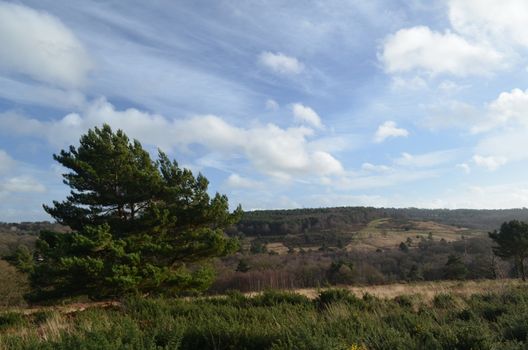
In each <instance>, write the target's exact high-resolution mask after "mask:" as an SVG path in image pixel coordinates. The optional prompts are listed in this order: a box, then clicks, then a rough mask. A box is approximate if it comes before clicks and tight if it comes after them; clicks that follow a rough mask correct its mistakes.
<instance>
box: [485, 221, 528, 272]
mask: <svg viewBox="0 0 528 350" xmlns="http://www.w3.org/2000/svg"><path fill="white" fill-rule="evenodd" d="M489 236H490V238H491V239H492V240H493V241H494V242H495V243H496V244H497V246H496V247H494V248H493V252H494V253H495V254H496V255H497V256H499V257H501V258H503V259H513V261H514V263H515V267H516V269H517V271H518V273H519V275H520V277H521V278H522V280H523V281H525V280H526V273H525V270H524V260H526V258H527V257H528V224H527V223H525V222H522V221H518V220H512V221H510V222H505V223H503V224H502V225H501V227H500V230H499V231H494V232H490V233H489Z"/></svg>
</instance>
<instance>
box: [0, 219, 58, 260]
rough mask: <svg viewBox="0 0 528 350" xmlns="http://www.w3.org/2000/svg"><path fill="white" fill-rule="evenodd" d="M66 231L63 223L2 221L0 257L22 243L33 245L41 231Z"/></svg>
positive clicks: (0, 228)
mask: <svg viewBox="0 0 528 350" xmlns="http://www.w3.org/2000/svg"><path fill="white" fill-rule="evenodd" d="M43 230H49V231H58V232H66V231H68V229H67V228H66V227H64V226H62V225H59V224H54V223H51V222H48V221H39V222H21V223H7V222H0V257H2V256H5V255H9V254H11V253H12V252H13V251H15V250H16V248H17V247H18V246H20V245H26V246H28V247H32V246H33V244H34V243H35V241H36V239H37V235H38V234H39V232H40V231H43Z"/></svg>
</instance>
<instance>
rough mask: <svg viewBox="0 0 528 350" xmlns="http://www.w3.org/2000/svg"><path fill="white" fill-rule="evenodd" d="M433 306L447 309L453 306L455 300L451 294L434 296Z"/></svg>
mask: <svg viewBox="0 0 528 350" xmlns="http://www.w3.org/2000/svg"><path fill="white" fill-rule="evenodd" d="M433 305H434V306H435V307H437V308H439V309H448V308H451V307H453V306H454V305H455V299H453V296H452V295H451V294H445V293H440V294H437V295H435V296H434V298H433Z"/></svg>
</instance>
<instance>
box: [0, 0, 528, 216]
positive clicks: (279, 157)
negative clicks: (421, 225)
mask: <svg viewBox="0 0 528 350" xmlns="http://www.w3.org/2000/svg"><path fill="white" fill-rule="evenodd" d="M526 23H528V2H526V1H524V0H503V1H500V2H498V1H495V0H445V1H435V0H427V1H426V0H412V1H408V0H406V1H403V0H402V1H394V0H369V1H365V0H364V1H360V0H350V1H342V0H340V1H337V0H336V1H333V0H325V1H302V2H301V1H275V0H269V1H228V0H223V1H222V0H219V1H126V2H123V1H59V0H53V1H51V0H49V1H47V0H38V1H37V0H35V1H7V2H6V1H0V42H1V43H2V45H1V47H0V220H2V221H24V220H48V219H50V218H49V217H48V216H47V215H46V214H45V213H44V211H43V210H42V204H43V203H50V202H51V201H52V200H54V199H57V200H60V199H63V198H64V197H65V196H66V195H67V192H68V188H67V187H66V186H65V185H63V184H62V180H61V173H63V172H64V169H61V168H60V167H59V166H58V165H57V164H55V163H54V161H53V159H52V154H53V153H57V152H59V151H60V150H61V149H63V148H66V147H68V146H69V145H70V144H73V145H75V144H76V143H77V140H78V139H79V136H80V135H81V134H83V133H84V132H86V131H87V130H88V129H89V128H91V127H94V126H100V125H101V124H102V123H105V122H106V123H109V124H110V125H111V126H113V127H114V128H120V129H123V130H125V132H126V133H127V134H129V136H131V137H134V138H137V139H138V140H140V141H141V142H142V143H143V145H144V146H145V147H146V148H147V149H149V150H150V151H152V152H153V154H155V151H156V148H158V147H159V148H161V149H163V150H164V151H166V152H167V153H169V155H170V156H171V157H173V158H175V159H177V160H178V162H179V163H180V164H181V165H182V166H185V167H188V168H190V169H192V170H193V171H194V172H195V173H198V172H202V173H203V174H204V175H205V176H206V177H207V178H208V179H209V180H210V182H211V191H212V192H216V191H219V192H222V193H225V194H227V195H228V197H229V198H230V202H231V203H232V204H233V206H235V205H237V204H238V203H241V204H242V206H243V208H244V209H246V210H252V209H271V208H298V207H327V206H343V205H351V206H355V205H369V206H378V207H380V206H390V207H411V206H413V207H426V208H512V207H524V206H527V205H526V204H527V203H528V180H527V179H526V176H525V174H527V173H528V162H527V161H528V152H527V151H526V149H527V148H528V90H527V89H528V59H527V57H528V56H527V55H526V54H527V52H528V50H527V49H528V26H526Z"/></svg>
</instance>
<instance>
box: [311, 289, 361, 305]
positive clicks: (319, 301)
mask: <svg viewBox="0 0 528 350" xmlns="http://www.w3.org/2000/svg"><path fill="white" fill-rule="evenodd" d="M337 302H343V303H347V304H350V305H354V306H358V307H364V306H365V305H366V304H365V302H364V301H363V300H361V299H359V298H358V297H357V296H355V295H354V294H352V292H350V291H349V290H347V289H339V288H336V289H326V290H323V291H321V292H320V293H319V296H318V297H317V298H316V299H315V304H316V305H317V306H318V307H319V308H321V307H324V306H326V305H329V304H331V303H337Z"/></svg>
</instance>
